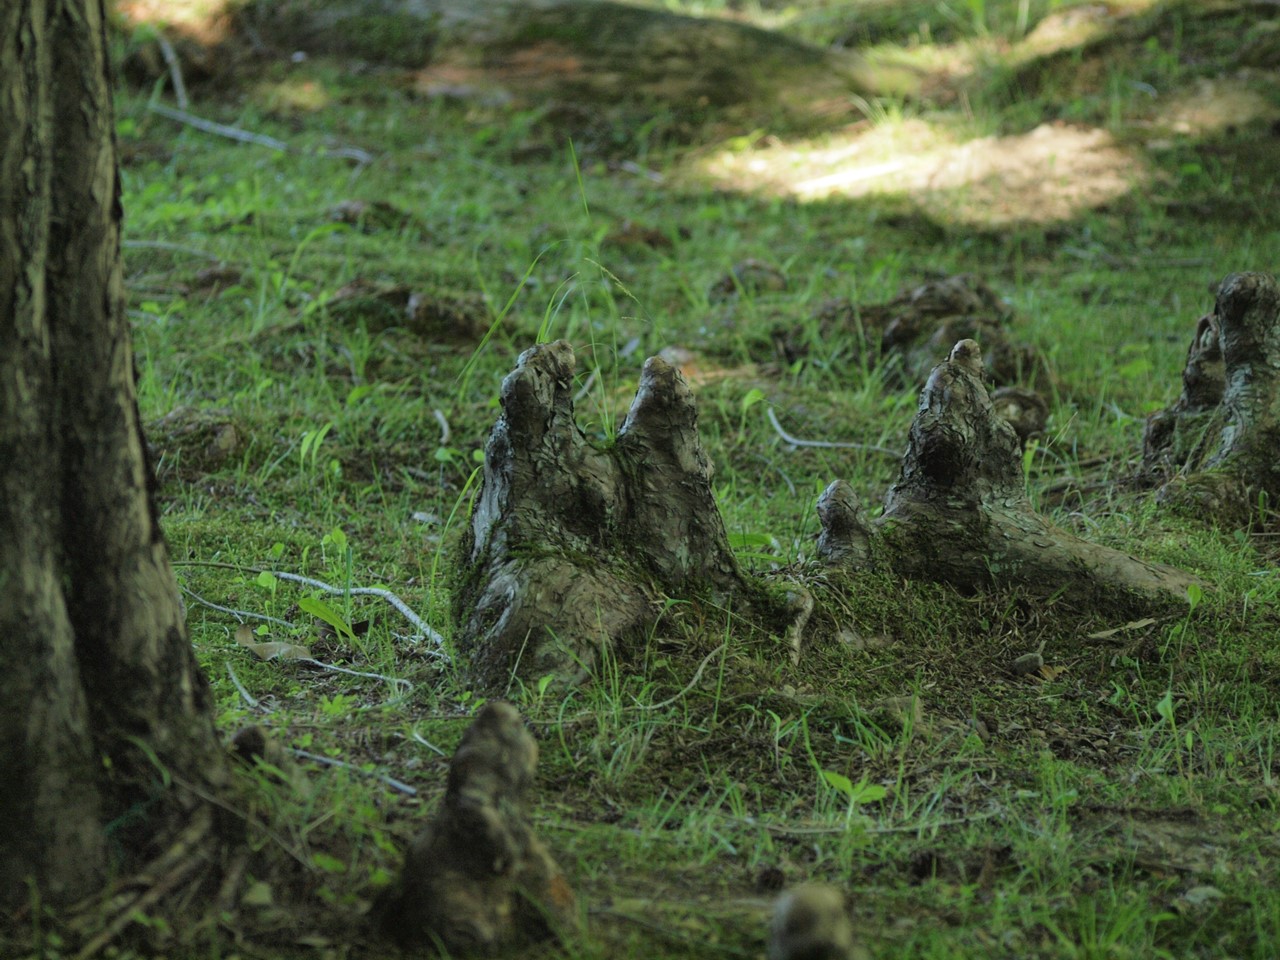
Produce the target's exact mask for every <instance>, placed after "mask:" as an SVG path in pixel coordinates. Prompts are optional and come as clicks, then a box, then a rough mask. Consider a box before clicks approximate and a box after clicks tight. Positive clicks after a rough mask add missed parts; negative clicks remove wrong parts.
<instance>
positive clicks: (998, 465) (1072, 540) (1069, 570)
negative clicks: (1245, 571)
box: [818, 340, 1197, 607]
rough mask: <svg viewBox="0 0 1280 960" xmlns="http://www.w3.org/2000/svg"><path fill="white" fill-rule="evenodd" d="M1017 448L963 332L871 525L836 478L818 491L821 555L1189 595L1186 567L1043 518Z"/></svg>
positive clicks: (1002, 579)
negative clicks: (1087, 537)
mask: <svg viewBox="0 0 1280 960" xmlns="http://www.w3.org/2000/svg"><path fill="white" fill-rule="evenodd" d="M1020 446H1021V445H1020V442H1019V439H1018V436H1017V434H1016V433H1015V431H1014V429H1013V427H1011V426H1010V425H1009V423H1008V422H1007V421H1006V420H1005V419H1004V418H1002V417H1000V416H999V415H998V414H997V412H996V411H995V409H994V407H993V405H992V402H991V399H990V397H989V396H988V394H987V389H986V387H985V386H984V384H983V378H982V355H981V352H980V350H979V348H978V345H977V344H976V343H974V342H973V341H972V340H962V341H960V342H959V343H957V344H956V345H955V347H954V348H953V349H952V351H951V356H950V358H949V359H948V360H947V361H945V362H944V363H942V364H940V365H939V366H937V367H936V368H935V369H934V371H933V373H932V374H930V376H929V379H928V382H927V383H926V384H925V387H924V390H923V392H922V393H921V396H920V405H919V410H918V411H917V413H916V418H915V421H914V422H913V423H912V425H911V431H910V434H909V437H908V448H907V453H906V455H905V457H904V458H903V461H902V469H901V473H900V475H899V477H898V480H897V482H896V483H895V484H894V485H893V487H892V488H891V489H890V490H889V493H888V496H887V497H886V500H885V509H884V514H883V515H882V516H881V517H880V518H878V519H877V520H876V521H875V522H874V523H873V524H868V523H867V522H866V521H865V518H863V517H862V514H861V510H860V507H859V505H858V503H857V498H856V497H855V496H854V495H853V491H852V489H851V488H849V487H848V485H847V484H845V485H842V483H841V481H837V482H836V483H834V484H832V485H831V486H830V487H828V488H827V491H826V492H825V493H824V494H823V496H822V498H821V499H820V500H819V508H818V509H819V517H820V519H821V520H822V525H823V527H822V533H821V535H820V538H819V553H820V555H821V556H823V557H824V558H825V559H826V560H827V561H828V562H829V563H833V564H836V565H840V566H844V567H847V568H855V569H856V568H857V566H858V565H859V564H864V563H865V561H863V560H862V559H861V558H864V557H867V556H868V555H871V554H878V555H879V556H880V557H881V558H882V559H883V562H885V563H887V564H888V566H889V567H890V568H891V569H892V570H893V571H894V572H896V573H898V574H900V575H903V576H906V577H909V578H912V579H924V580H935V581H941V582H946V583H951V584H953V585H955V586H957V587H960V588H962V589H967V590H977V589H981V588H984V587H991V586H1015V587H1019V588H1025V589H1028V590H1030V591H1031V592H1032V593H1034V594H1038V595H1043V596H1051V595H1059V594H1065V595H1068V596H1071V597H1073V598H1075V599H1078V600H1085V601H1099V600H1102V601H1109V602H1112V603H1115V604H1118V605H1120V606H1125V607H1131V606H1135V605H1139V606H1141V605H1146V604H1151V603H1153V602H1154V603H1169V602H1183V601H1185V598H1186V592H1187V587H1188V586H1190V585H1191V584H1193V583H1196V582H1197V581H1196V580H1195V578H1194V577H1192V576H1190V575H1189V574H1186V573H1184V572H1183V571H1180V570H1177V569H1174V568H1172V567H1168V566H1164V565H1161V564H1154V563H1148V562H1146V561H1143V560H1140V559H1138V558H1136V557H1132V556H1129V555H1128V554H1125V553H1122V552H1121V551H1118V550H1113V549H1111V548H1109V547H1104V546H1101V545H1098V544H1094V543H1090V542H1088V541H1085V540H1081V539H1080V538H1079V537H1076V536H1074V535H1072V534H1070V533H1067V532H1066V531H1064V530H1061V529H1059V528H1057V527H1055V526H1054V525H1053V524H1051V523H1049V521H1047V520H1046V519H1044V518H1043V517H1041V516H1039V515H1038V514H1037V513H1036V512H1035V511H1034V510H1033V509H1032V507H1031V504H1030V502H1029V501H1028V499H1027V496H1026V493H1025V490H1024V480H1023V472H1022V462H1021V452H1020ZM868 545H870V549H868Z"/></svg>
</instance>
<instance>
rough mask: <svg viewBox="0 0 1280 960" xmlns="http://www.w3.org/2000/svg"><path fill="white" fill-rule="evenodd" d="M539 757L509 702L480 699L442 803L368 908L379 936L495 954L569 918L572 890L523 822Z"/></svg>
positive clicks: (546, 934) (552, 931)
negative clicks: (401, 866)
mask: <svg viewBox="0 0 1280 960" xmlns="http://www.w3.org/2000/svg"><path fill="white" fill-rule="evenodd" d="M537 763H538V745H537V743H536V742H535V741H534V739H533V737H532V736H530V734H529V732H528V731H527V730H526V729H525V728H524V723H523V722H522V721H521V719H520V714H519V713H517V712H516V710H515V708H514V707H512V706H511V705H510V704H506V703H501V702H498V701H490V702H489V703H487V704H485V706H484V708H483V709H481V711H480V713H479V714H478V715H477V716H476V719H475V721H474V722H473V723H472V724H471V726H470V727H469V728H468V729H467V732H466V733H465V734H464V735H463V738H462V742H461V744H459V746H458V750H457V752H456V753H455V754H454V755H453V760H452V761H451V762H450V765H449V784H448V788H447V792H446V793H445V797H444V801H443V803H442V804H441V806H440V809H439V810H438V811H437V813H436V815H435V817H434V818H433V819H432V821H431V822H430V823H429V824H428V825H427V827H426V829H425V830H424V831H423V832H422V834H421V835H420V836H419V837H418V839H417V840H416V841H415V842H414V844H413V846H412V848H411V849H410V850H409V854H408V856H407V857H406V859H405V865H404V870H403V871H402V873H401V875H400V878H399V880H398V881H397V883H396V884H395V885H394V886H392V887H390V888H389V889H388V890H387V892H386V893H385V894H384V895H383V896H382V898H381V899H380V900H379V901H378V903H377V904H375V907H374V920H375V922H376V924H377V926H378V928H379V930H380V931H381V932H382V933H383V934H384V935H385V936H387V937H388V938H390V939H391V940H393V941H395V942H396V943H397V944H399V945H400V946H401V947H402V948H407V949H412V948H415V947H416V948H424V947H426V948H429V947H432V946H434V945H437V944H438V945H441V946H443V947H445V948H446V949H447V950H448V951H449V952H450V953H454V954H457V953H466V954H473V953H493V952H494V951H496V950H497V949H499V948H502V947H512V946H517V945H520V944H527V943H530V942H536V941H539V940H546V939H548V938H550V937H554V936H555V935H556V933H557V931H559V930H563V929H567V928H569V927H570V926H571V925H572V924H573V923H574V916H575V915H574V896H573V891H572V890H571V889H570V888H569V885H568V883H567V881H566V880H565V878H564V875H563V873H561V871H560V868H559V867H558V866H557V865H556V862H555V860H553V859H552V857H551V854H550V852H549V851H548V850H547V848H546V847H545V846H543V844H542V842H541V841H540V840H538V838H537V837H535V836H534V834H533V828H532V827H531V826H530V824H529V819H528V812H527V809H526V804H525V797H524V795H525V791H526V790H527V789H528V787H529V785H530V783H531V782H532V780H533V776H534V773H535V770H536V767H537Z"/></svg>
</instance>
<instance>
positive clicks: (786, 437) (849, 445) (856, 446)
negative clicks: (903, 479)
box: [765, 407, 902, 459]
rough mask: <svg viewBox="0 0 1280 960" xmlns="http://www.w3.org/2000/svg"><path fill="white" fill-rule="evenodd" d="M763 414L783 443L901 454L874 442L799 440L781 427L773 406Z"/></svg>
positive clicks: (890, 455)
mask: <svg viewBox="0 0 1280 960" xmlns="http://www.w3.org/2000/svg"><path fill="white" fill-rule="evenodd" d="M765 416H766V417H768V418H769V423H770V424H771V425H772V426H773V429H774V431H775V432H776V433H777V434H778V436H779V437H781V438H782V440H783V442H784V443H789V444H791V446H793V447H819V448H821V449H823V450H870V451H871V452H872V453H883V454H884V455H885V456H887V457H893V458H895V459H896V458H898V457H900V456H902V451H901V450H890V449H889V448H888V447H881V446H877V445H876V444H874V443H853V442H851V441H844V440H801V439H800V438H799V437H794V436H792V435H791V434H789V433H787V431H786V430H783V429H782V424H781V423H779V422H778V415H777V414H776V413H774V412H773V407H766V408H765Z"/></svg>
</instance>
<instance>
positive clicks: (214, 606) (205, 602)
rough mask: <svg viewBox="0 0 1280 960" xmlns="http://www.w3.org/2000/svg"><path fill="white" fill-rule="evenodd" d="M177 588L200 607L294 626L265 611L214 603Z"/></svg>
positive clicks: (291, 627) (196, 594)
mask: <svg viewBox="0 0 1280 960" xmlns="http://www.w3.org/2000/svg"><path fill="white" fill-rule="evenodd" d="M178 589H179V590H181V591H182V592H183V593H185V594H186V595H187V596H188V597H190V598H191V599H192V600H194V601H195V602H196V603H198V604H200V606H202V607H208V608H209V609H210V610H217V611H218V612H219V613H229V614H231V615H232V616H233V617H235V618H236V619H237V620H240V621H243V620H244V619H245V618H248V619H250V620H265V621H266V622H267V623H274V624H276V625H278V626H281V627H288V628H289V629H290V630H292V629H293V628H294V624H292V623H290V622H289V621H288V620H281V619H280V618H279V617H269V616H267V615H266V614H265V613H254V612H253V611H252V610H237V609H236V608H235V607H224V606H222V604H220V603H214V602H213V601H212V600H206V599H205V598H204V597H202V596H200V594H198V593H196V592H195V591H194V590H191V589H189V588H188V587H184V586H183V585H182V584H178Z"/></svg>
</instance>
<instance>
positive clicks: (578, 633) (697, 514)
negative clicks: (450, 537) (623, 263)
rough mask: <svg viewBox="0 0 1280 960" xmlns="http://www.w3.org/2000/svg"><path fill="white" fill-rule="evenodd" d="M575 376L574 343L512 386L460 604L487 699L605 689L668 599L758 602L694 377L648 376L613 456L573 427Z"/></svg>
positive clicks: (469, 546) (666, 372) (491, 449)
mask: <svg viewBox="0 0 1280 960" xmlns="http://www.w3.org/2000/svg"><path fill="white" fill-rule="evenodd" d="M573 372H574V356H573V351H572V349H571V348H570V346H569V344H567V343H565V342H563V341H559V342H556V343H549V344H541V345H539V346H536V347H533V348H532V349H530V350H526V351H525V352H524V353H523V354H521V356H520V359H519V361H518V363H517V366H516V369H515V370H514V371H512V373H511V374H509V375H508V376H507V378H506V379H505V380H504V381H503V385H502V408H503V412H502V416H501V417H499V419H498V422H497V424H496V425H495V426H494V429H493V432H492V433H491V434H490V437H489V442H488V445H487V447H486V449H485V467H484V480H483V484H482V487H481V491H480V494H479V497H478V498H477V501H476V506H475V509H474V511H473V513H472V518H471V526H470V529H469V531H468V534H467V537H466V539H465V543H464V547H465V557H464V567H465V570H464V573H463V581H462V583H461V584H460V585H459V587H458V588H457V589H456V590H455V613H456V616H457V621H458V623H459V626H460V629H459V632H458V635H457V637H456V643H457V645H458V647H459V649H460V650H461V651H462V653H463V654H464V655H465V658H466V661H467V663H468V665H469V668H470V671H471V679H472V681H473V682H474V683H476V684H477V685H478V686H480V687H483V688H485V689H489V690H498V691H501V690H504V689H506V688H507V686H508V685H509V684H510V683H512V681H513V678H514V679H519V680H524V679H528V678H538V679H540V678H542V677H544V676H547V675H549V674H551V675H555V676H557V677H560V678H564V679H568V680H580V679H584V678H586V677H587V676H590V675H591V674H592V673H593V671H594V668H595V664H596V660H597V658H598V656H599V655H600V653H601V651H604V652H605V653H606V654H607V655H612V654H614V653H617V652H619V649H618V648H619V647H620V646H621V645H622V644H624V643H625V641H626V640H627V639H629V638H631V637H634V636H638V635H640V634H641V633H642V631H643V630H644V629H645V628H647V627H649V626H651V625H652V624H654V623H656V622H657V620H658V619H659V617H660V614H661V605H660V603H659V602H658V601H659V599H660V597H661V596H663V595H666V596H678V597H681V598H687V597H691V596H693V597H697V596H703V595H709V596H711V597H713V598H720V599H727V598H728V597H730V596H736V597H739V598H741V597H742V596H745V591H744V590H743V587H744V580H743V578H742V575H741V573H740V572H739V570H738V565H737V562H736V560H735V559H734V556H733V552H732V550H731V549H730V547H729V543H728V537H727V535H726V533H725V529H724V522H723V520H722V519H721V517H720V512H719V510H718V509H717V507H716V503H715V496H714V494H713V493H712V490H711V464H710V462H709V461H708V459H707V457H706V455H705V454H704V453H703V450H702V447H701V444H700V443H699V441H698V430H697V409H696V407H695V404H694V400H693V394H692V392H691V391H690V390H689V386H688V384H687V383H686V382H685V380H684V378H683V377H682V376H681V375H680V372H679V371H678V370H676V369H675V368H674V367H672V366H671V365H669V364H668V363H666V362H665V361H663V360H662V359H660V358H658V357H652V358H650V359H649V360H648V361H646V362H645V365H644V369H643V371H642V373H641V377H640V384H639V388H638V390H637V392H636V397H635V400H634V401H633V402H632V405H631V410H630V412H629V413H628V414H627V418H626V421H625V422H624V423H623V425H622V428H621V430H620V431H619V433H618V436H617V439H616V441H615V442H614V443H613V444H612V445H611V446H609V445H600V444H595V443H592V442H590V441H588V439H587V438H586V436H585V435H584V434H583V432H582V431H581V430H580V429H579V428H578V426H577V424H576V422H575V421H574V411H573ZM741 609H742V608H741V604H740V603H739V605H737V606H735V610H737V611H739V612H741Z"/></svg>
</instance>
